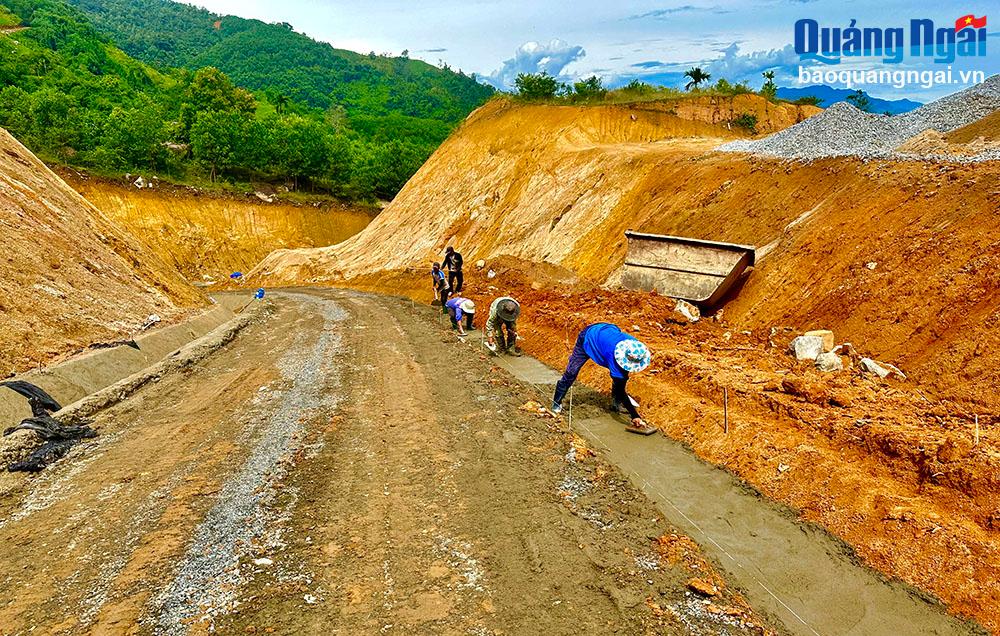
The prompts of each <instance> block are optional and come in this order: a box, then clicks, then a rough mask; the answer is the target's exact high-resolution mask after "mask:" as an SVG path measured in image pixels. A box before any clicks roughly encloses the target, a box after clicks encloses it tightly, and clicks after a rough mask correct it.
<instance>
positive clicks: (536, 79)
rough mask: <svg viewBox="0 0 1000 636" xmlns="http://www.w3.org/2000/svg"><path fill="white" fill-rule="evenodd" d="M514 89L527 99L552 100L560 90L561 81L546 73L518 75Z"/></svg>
mask: <svg viewBox="0 0 1000 636" xmlns="http://www.w3.org/2000/svg"><path fill="white" fill-rule="evenodd" d="M514 88H516V89H517V94H518V95H520V96H521V97H523V98H525V99H552V98H553V97H555V96H556V91H557V90H559V81H558V80H556V78H554V77H552V76H551V75H549V74H548V73H546V72H545V71H542V72H541V73H538V74H532V73H518V74H517V78H515V80H514Z"/></svg>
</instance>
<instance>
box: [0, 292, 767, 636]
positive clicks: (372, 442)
mask: <svg viewBox="0 0 1000 636" xmlns="http://www.w3.org/2000/svg"><path fill="white" fill-rule="evenodd" d="M271 303H272V306H271V308H270V309H269V311H268V312H266V313H267V314H268V315H267V317H266V318H265V319H263V320H261V321H260V322H258V323H256V324H254V325H251V326H250V327H248V328H247V329H246V330H245V331H244V333H243V334H241V335H240V336H239V337H238V338H237V340H235V341H234V342H233V343H231V344H230V345H229V346H228V347H226V348H225V349H223V350H221V351H219V352H217V353H216V354H214V355H213V356H212V357H210V358H208V359H207V360H205V361H203V362H202V363H201V364H200V365H198V366H197V367H195V368H192V369H190V370H189V371H187V372H183V373H177V374H175V375H172V376H168V377H166V378H164V379H163V380H161V381H160V382H158V383H156V384H153V385H149V386H147V387H145V388H143V389H142V390H141V391H139V392H138V393H136V394H135V395H133V396H132V397H130V398H129V399H127V400H125V401H124V402H122V403H120V404H118V405H116V406H114V407H112V408H110V409H108V410H106V411H104V412H102V413H101V414H99V416H98V417H97V418H96V420H95V423H94V427H95V428H96V429H97V430H98V431H99V433H100V436H99V437H98V438H97V439H95V440H93V441H91V442H88V443H85V444H81V445H78V446H77V447H75V449H74V450H73V451H72V452H71V454H70V455H69V456H67V457H66V458H64V459H63V460H61V461H59V462H58V463H56V464H55V465H53V466H51V467H50V468H49V469H47V470H46V471H45V472H43V473H42V474H40V475H38V476H36V477H32V478H30V479H28V480H27V481H26V482H25V484H24V485H23V487H22V488H20V489H17V490H16V491H15V492H14V493H12V494H11V495H8V496H7V497H5V498H4V499H3V500H0V631H2V633H4V634H28V633H34V634H57V633H65V634H81V633H94V634H184V633H194V634H198V633H208V632H214V633H240V634H244V633H276V634H421V633H428V634H431V633H433V634H474V635H488V634H579V633H593V634H646V633H650V634H652V633H657V634H662V633H667V634H688V633H693V634H723V633H725V634H734V635H735V634H751V633H756V634H759V633H762V632H765V631H767V632H770V631H771V628H768V627H762V623H761V622H760V620H759V619H758V618H757V617H756V616H754V615H753V612H752V611H751V610H749V608H747V607H746V605H745V604H744V603H743V601H742V600H741V599H740V598H739V597H738V595H736V594H734V593H733V592H731V591H730V590H729V589H728V588H726V586H725V583H724V581H723V580H722V579H721V578H720V577H719V575H718V574H717V573H715V572H714V571H713V570H712V566H711V565H710V564H709V563H708V562H707V561H705V560H704V559H703V558H702V557H701V556H700V554H699V553H698V549H697V547H696V546H695V545H694V544H693V543H692V542H690V540H688V539H686V538H685V537H683V536H682V535H680V534H679V533H677V532H676V530H675V529H673V528H671V527H670V526H669V525H668V524H667V523H666V522H665V521H663V519H662V517H661V515H660V514H659V512H658V511H657V509H656V507H655V506H654V505H653V504H652V503H651V502H650V501H649V500H647V499H646V498H645V497H644V496H643V495H642V494H640V493H639V492H638V491H636V490H635V489H634V488H633V487H632V486H631V485H629V483H628V481H627V480H625V479H624V478H623V477H622V476H621V475H620V473H618V472H617V470H616V469H614V468H613V467H612V466H610V465H608V464H607V463H605V462H604V461H603V460H602V459H600V458H599V457H595V456H593V455H592V453H591V452H590V451H589V450H588V449H587V448H586V446H585V445H584V444H583V442H582V440H581V439H579V438H576V437H574V436H573V435H571V434H569V433H567V432H565V431H563V430H561V429H562V424H561V423H560V422H557V421H555V420H552V419H549V418H545V417H541V416H539V415H538V414H536V413H532V412H529V411H526V410H522V409H521V408H520V407H521V406H522V405H524V404H525V402H526V401H528V400H529V399H532V398H534V399H538V397H539V396H537V395H535V394H534V389H533V388H532V387H531V386H530V385H527V384H521V383H518V382H517V381H515V380H514V379H513V378H512V377H511V376H509V375H507V374H506V373H505V372H502V371H500V370H499V369H497V368H495V367H493V365H492V364H491V363H490V361H489V360H488V359H487V358H486V357H485V356H483V355H482V354H481V353H480V350H478V349H476V348H475V346H474V345H473V344H472V343H471V342H470V343H462V342H459V341H458V340H457V339H456V338H455V337H454V336H453V335H452V334H451V332H450V331H449V330H448V329H447V328H446V326H445V325H443V324H442V322H441V321H440V319H439V318H437V316H436V315H435V314H433V313H432V312H431V310H429V309H427V308H425V307H419V306H418V307H412V306H411V304H410V303H409V301H402V300H398V299H392V298H384V297H376V296H368V295H362V294H354V293H350V292H337V291H319V292H317V291H314V292H310V293H308V294H307V293H295V292H290V293H281V294H275V295H274V300H272V301H271ZM693 578H700V579H703V580H705V581H707V582H710V583H714V584H715V585H716V586H717V587H718V588H719V593H718V594H717V595H715V596H713V597H711V598H706V597H702V596H700V595H697V594H695V593H693V592H692V591H690V590H689V589H688V584H689V582H690V581H691V580H692V579H693Z"/></svg>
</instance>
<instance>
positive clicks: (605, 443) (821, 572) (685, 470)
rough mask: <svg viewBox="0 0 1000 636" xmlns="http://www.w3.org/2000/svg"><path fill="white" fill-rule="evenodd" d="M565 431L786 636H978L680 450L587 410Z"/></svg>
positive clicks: (539, 382) (538, 379)
mask: <svg viewBox="0 0 1000 636" xmlns="http://www.w3.org/2000/svg"><path fill="white" fill-rule="evenodd" d="M496 362H497V364H498V365H499V366H501V367H502V368H504V369H506V370H507V371H508V372H510V373H511V374H512V375H514V376H515V377H517V378H518V379H520V380H523V381H526V382H530V383H531V384H533V385H534V386H536V388H538V389H539V391H540V393H541V394H542V397H547V396H546V395H545V392H546V391H548V390H550V389H551V387H552V385H554V384H555V382H556V381H557V380H558V379H559V377H560V374H559V373H558V372H556V371H554V370H553V369H551V368H549V367H547V366H545V365H544V364H542V363H541V362H539V361H538V360H535V359H533V358H530V357H528V356H523V357H520V358H512V357H506V356H505V357H500V358H497V359H496ZM577 389H578V390H579V387H577ZM565 406H566V405H565V404H564V407H565ZM572 426H573V428H574V429H575V430H576V431H577V432H578V433H580V434H582V435H583V436H584V437H586V438H588V439H589V440H590V441H591V442H592V443H594V444H595V445H596V446H598V447H600V448H601V449H603V451H604V452H605V453H606V454H607V456H608V457H609V458H610V459H611V460H612V461H613V462H614V463H615V464H617V465H618V466H619V467H620V468H621V469H622V471H623V472H625V473H626V474H628V475H629V477H630V479H631V480H632V481H633V483H635V484H636V485H637V486H638V487H640V488H641V489H642V490H643V491H644V492H645V493H646V495H647V496H649V497H650V498H652V499H653V500H654V501H656V502H657V504H658V505H659V507H660V510H661V511H662V512H663V514H664V515H665V517H666V518H667V519H668V520H669V521H670V522H671V523H672V524H674V525H676V526H677V527H678V528H679V529H680V530H682V531H683V532H684V533H686V534H688V535H690V536H691V537H693V538H694V539H695V540H697V541H698V543H699V544H700V545H701V546H702V548H703V549H704V550H705V552H706V553H708V554H710V555H712V556H713V557H714V558H715V559H716V561H717V562H718V563H720V564H721V565H722V567H723V568H724V569H725V570H726V571H727V573H728V575H729V577H728V578H729V580H730V581H732V582H733V583H735V584H736V585H738V586H739V587H741V588H742V589H743V591H744V592H745V594H746V596H747V598H748V600H749V601H750V602H751V603H752V604H753V605H754V607H756V608H757V609H758V610H760V611H765V612H767V613H768V614H770V615H771V616H772V617H773V618H775V619H776V620H778V621H780V622H781V624H782V625H784V627H785V628H787V629H788V630H789V631H790V632H791V633H794V634H802V635H805V636H818V635H824V636H826V635H828V634H829V635H837V636H848V635H851V636H855V635H856V636H898V635H900V634H907V635H908V636H910V635H918V634H984V633H986V632H985V631H984V630H983V629H982V628H981V627H979V626H978V625H976V624H974V623H971V622H967V621H962V620H960V619H958V618H955V617H953V616H949V615H948V614H947V613H946V612H945V610H944V608H943V606H942V605H941V604H940V603H937V602H935V601H934V600H933V599H931V598H929V597H928V596H926V595H924V594H923V593H921V592H920V591H918V590H916V589H914V588H912V587H910V586H908V585H906V584H904V583H902V582H898V581H889V580H887V579H885V578H884V577H883V576H881V575H879V574H878V573H876V572H874V571H873V570H870V569H868V568H865V567H864V566H862V565H859V564H858V563H857V561H856V559H855V557H854V556H853V555H852V553H851V550H850V548H849V547H848V546H846V545H845V544H843V543H842V542H840V541H839V540H837V539H836V538H834V537H832V536H831V535H829V534H828V533H827V532H825V531H824V530H823V529H821V528H819V527H817V526H815V525H812V524H808V523H804V522H801V521H799V520H798V519H796V514H795V512H794V511H793V510H791V509H789V508H788V507H786V506H783V505H781V504H778V503H776V502H772V501H770V500H768V499H766V498H764V497H763V496H761V495H760V494H759V493H757V492H756V491H754V490H753V489H752V488H750V487H749V486H747V485H746V484H744V483H742V482H741V481H740V480H739V479H737V478H736V477H735V476H733V475H732V474H731V473H728V472H726V471H724V470H722V469H720V468H717V467H715V466H712V465H710V464H707V463H705V462H703V461H701V460H700V459H698V457H697V456H696V455H695V454H694V453H693V452H691V451H690V450H688V449H686V448H685V447H684V446H682V445H681V444H680V443H678V442H676V441H674V440H671V439H669V438H667V437H664V436H662V435H657V436H653V437H640V436H637V435H633V434H630V433H628V432H626V431H625V429H624V426H623V425H622V423H621V422H620V421H618V420H616V419H615V418H614V417H612V416H611V415H604V416H600V415H598V416H594V414H593V409H586V413H585V414H582V416H581V415H578V416H577V417H574V418H573V420H572Z"/></svg>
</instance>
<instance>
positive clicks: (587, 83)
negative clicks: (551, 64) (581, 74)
mask: <svg viewBox="0 0 1000 636" xmlns="http://www.w3.org/2000/svg"><path fill="white" fill-rule="evenodd" d="M573 90H574V92H575V93H576V97H577V98H578V99H582V100H584V101H593V100H598V99H603V98H604V96H605V95H607V94H608V89H606V88H604V84H603V83H602V82H601V78H599V77H597V76H596V75H591V76H590V77H588V78H587V79H585V80H581V81H579V82H576V83H575V84H573Z"/></svg>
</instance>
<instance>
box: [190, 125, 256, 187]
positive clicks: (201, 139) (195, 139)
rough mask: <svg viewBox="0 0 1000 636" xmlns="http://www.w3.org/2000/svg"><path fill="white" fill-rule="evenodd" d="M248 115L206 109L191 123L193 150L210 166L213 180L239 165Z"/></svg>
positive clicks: (200, 159) (197, 156)
mask: <svg viewBox="0 0 1000 636" xmlns="http://www.w3.org/2000/svg"><path fill="white" fill-rule="evenodd" d="M245 119H246V116H245V115H241V114H240V113H236V112H223V111H211V110H207V111H203V112H200V113H198V116H197V117H196V118H195V121H194V124H192V126H191V149H192V151H193V153H194V157H195V159H198V160H199V161H202V162H204V163H205V165H206V166H208V167H209V169H210V173H209V174H210V177H211V179H212V181H215V179H216V178H217V177H218V175H219V173H220V172H222V171H224V170H226V169H228V168H230V167H232V166H233V165H235V164H236V162H237V158H238V157H239V155H240V152H241V150H243V149H242V148H241V147H240V140H241V139H242V138H243V136H242V135H241V133H242V132H243V123H244V121H245Z"/></svg>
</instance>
